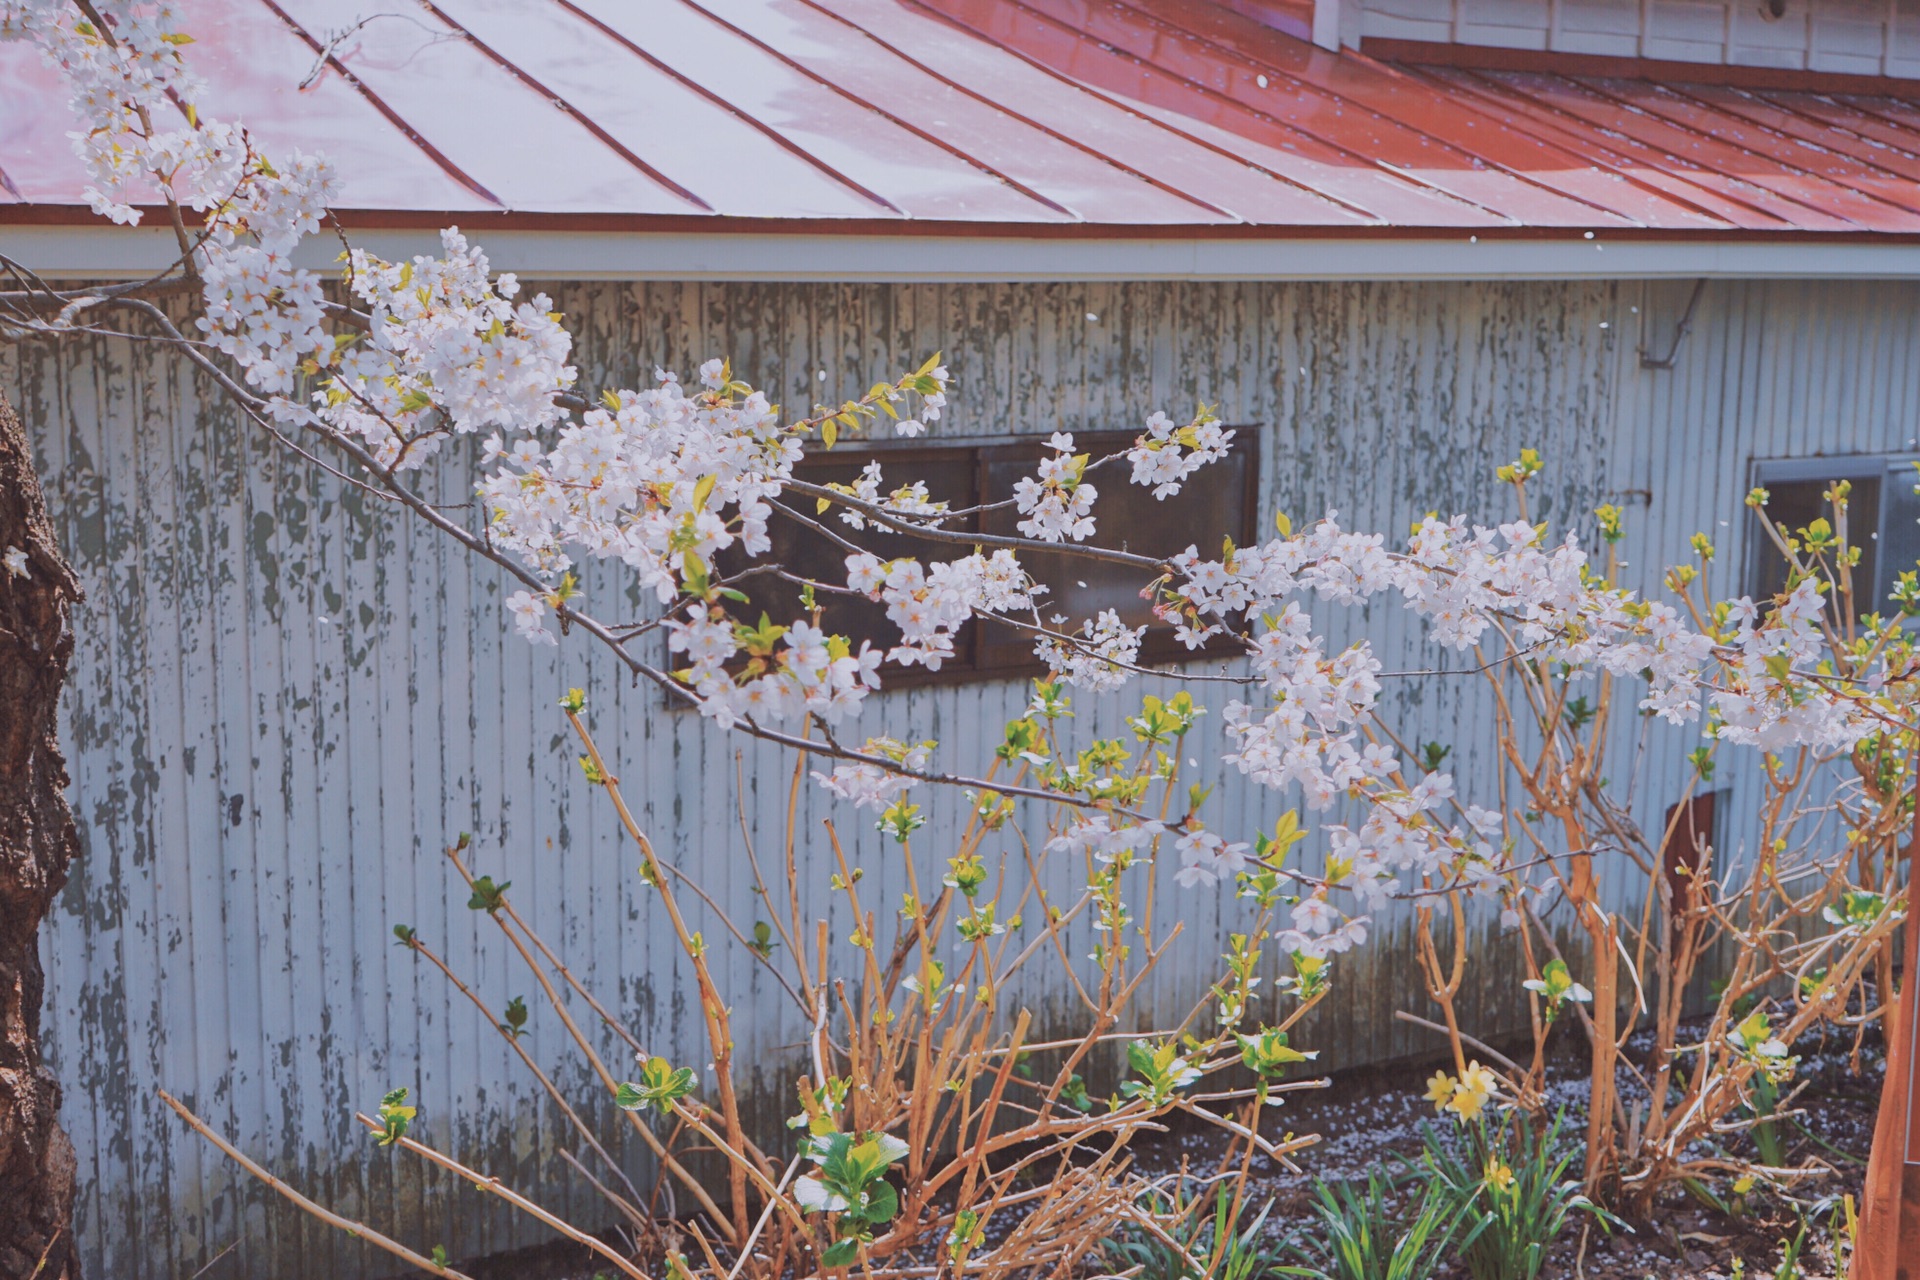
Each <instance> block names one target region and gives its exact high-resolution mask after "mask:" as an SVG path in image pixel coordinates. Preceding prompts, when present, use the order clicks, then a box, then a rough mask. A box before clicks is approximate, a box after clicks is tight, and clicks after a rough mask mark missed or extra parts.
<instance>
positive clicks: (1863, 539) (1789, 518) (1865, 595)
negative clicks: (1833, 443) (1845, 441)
mask: <svg viewBox="0 0 1920 1280" xmlns="http://www.w3.org/2000/svg"><path fill="white" fill-rule="evenodd" d="M1914 462H1915V459H1914V457H1913V456H1912V455H1908V454H1892V455H1888V454H1873V455H1867V456H1856V457H1844V458H1796V459H1791V460H1773V461H1767V462H1759V463H1756V464H1755V465H1754V472H1753V483H1754V484H1755V485H1756V486H1759V487H1761V488H1764V489H1765V490H1766V491H1767V495H1768V498H1767V516H1768V518H1769V519H1771V520H1772V521H1773V523H1774V525H1775V526H1776V527H1778V528H1779V529H1780V530H1781V532H1782V533H1783V534H1785V533H1797V531H1798V530H1800V529H1803V528H1805V527H1806V526H1807V525H1809V524H1811V523H1812V522H1813V521H1815V520H1822V519H1823V520H1827V521H1829V522H1831V521H1832V519H1833V505H1832V503H1830V502H1828V501H1827V498H1826V494H1827V491H1828V490H1829V489H1830V488H1831V487H1832V486H1833V485H1834V483H1835V482H1836V481H1840V480H1846V481H1848V482H1850V483H1851V485H1852V491H1851V493H1850V495H1849V497H1848V500H1847V536H1848V540H1849V541H1850V542H1852V544H1853V545H1855V546H1857V547H1859V548H1860V563H1859V564H1858V565H1856V566H1855V567H1854V571H1853V582H1854V607H1855V609H1856V610H1857V611H1858V612H1860V613H1863V614H1864V613H1871V612H1879V613H1883V614H1891V613H1893V612H1894V606H1893V605H1892V603H1891V599H1892V592H1893V588H1894V585H1895V584H1896V583H1897V582H1898V581H1899V580H1900V574H1901V573H1902V572H1903V571H1906V570H1911V569H1913V568H1914V565H1915V562H1916V561H1920V496H1916V495H1915V494H1914V491H1913V490H1914V484H1915V482H1916V481H1920V473H1916V471H1915V470H1914ZM1786 580H1787V558H1786V556H1784V555H1782V554H1781V552H1780V549H1779V548H1778V547H1776V546H1775V545H1774V544H1773V540H1772V539H1770V538H1769V537H1768V536H1767V533H1766V530H1765V529H1764V528H1762V527H1761V524H1760V520H1759V517H1758V516H1757V515H1749V517H1748V552H1747V587H1746V589H1747V592H1748V594H1750V595H1751V596H1752V597H1753V598H1754V599H1755V600H1767V599H1770V598H1771V597H1772V596H1774V595H1776V594H1778V593H1779V592H1780V591H1781V590H1782V589H1783V588H1784V587H1785V586H1786Z"/></svg>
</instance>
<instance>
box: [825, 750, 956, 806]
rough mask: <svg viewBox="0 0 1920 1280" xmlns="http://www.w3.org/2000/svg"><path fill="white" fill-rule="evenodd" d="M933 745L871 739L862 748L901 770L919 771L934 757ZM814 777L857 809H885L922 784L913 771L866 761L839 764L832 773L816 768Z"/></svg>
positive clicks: (868, 753) (870, 754) (863, 751)
mask: <svg viewBox="0 0 1920 1280" xmlns="http://www.w3.org/2000/svg"><path fill="white" fill-rule="evenodd" d="M934 746H935V744H934V743H932V742H916V743H912V744H908V743H904V742H899V741H896V740H895V739H893V738H869V739H867V742H866V745H865V746H864V747H863V748H862V749H861V750H862V753H863V754H865V755H869V756H876V757H880V758H883V759H886V760H889V761H892V762H893V763H894V764H896V765H898V766H900V768H901V769H904V770H909V771H911V773H918V772H920V771H922V770H924V769H925V768H926V767H927V762H928V761H929V760H931V759H932V758H933V748H934ZM813 779H814V781H815V782H818V783H819V784H820V785H821V786H822V787H824V788H825V789H826V790H827V791H829V792H831V793H832V794H833V795H835V796H837V797H839V798H840V799H842V800H845V801H847V802H849V803H850V804H852V805H853V807H854V808H856V809H874V810H881V809H885V808H887V807H888V806H890V805H892V804H893V803H894V801H896V800H898V799H899V798H900V797H901V796H903V795H905V794H906V793H907V792H908V791H910V790H912V789H913V788H914V787H916V786H919V785H920V780H919V779H918V778H915V777H912V776H911V774H910V773H896V772H892V771H890V770H886V769H882V768H881V767H880V766H879V765H874V764H866V763H859V764H838V765H835V766H834V767H833V772H832V773H830V774H827V773H820V772H818V771H815V773H814V775H813Z"/></svg>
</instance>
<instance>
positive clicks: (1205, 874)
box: [1173, 824, 1250, 889]
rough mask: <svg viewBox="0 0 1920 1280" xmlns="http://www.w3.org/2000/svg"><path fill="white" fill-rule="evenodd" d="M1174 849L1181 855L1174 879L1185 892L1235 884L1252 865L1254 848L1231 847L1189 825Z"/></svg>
mask: <svg viewBox="0 0 1920 1280" xmlns="http://www.w3.org/2000/svg"><path fill="white" fill-rule="evenodd" d="M1173 847H1174V850H1175V851H1176V852H1177V853H1179V855H1180V869H1179V870H1178V871H1177V872H1175V873H1174V879H1175V880H1177V881H1179V883H1180V885H1181V887H1182V888H1189V889H1190V888H1193V887H1194V886H1196V885H1215V884H1218V883H1219V882H1220V881H1221V880H1223V879H1225V880H1231V879H1232V878H1233V877H1234V876H1236V875H1238V874H1239V873H1240V872H1242V871H1244V870H1246V868H1247V864H1248V861H1249V859H1248V856H1247V854H1248V849H1249V847H1250V846H1248V845H1247V844H1246V843H1245V842H1243V841H1237V842H1235V843H1233V844H1228V843H1227V842H1226V841H1225V840H1223V839H1222V838H1221V837H1219V836H1217V835H1215V834H1214V833H1213V832H1211V831H1208V830H1207V829H1206V828H1204V827H1202V826H1199V825H1198V824H1189V826H1188V828H1187V830H1185V831H1183V832H1181V834H1180V836H1179V838H1178V839H1176V840H1175V841H1174V842H1173Z"/></svg>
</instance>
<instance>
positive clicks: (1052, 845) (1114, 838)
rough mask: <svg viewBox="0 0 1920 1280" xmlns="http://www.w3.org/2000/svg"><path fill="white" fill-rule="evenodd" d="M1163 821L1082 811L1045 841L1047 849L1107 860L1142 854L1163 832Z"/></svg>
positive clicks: (1070, 854)
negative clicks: (1140, 819)
mask: <svg viewBox="0 0 1920 1280" xmlns="http://www.w3.org/2000/svg"><path fill="white" fill-rule="evenodd" d="M1166 830H1167V828H1166V824H1165V823H1162V822H1156V821H1153V820H1151V819H1149V820H1147V821H1143V822H1128V821H1125V820H1121V819H1115V818H1114V817H1113V816H1112V815H1110V814H1105V813H1094V814H1081V815H1079V816H1077V817H1075V818H1074V819H1073V820H1072V821H1071V822H1069V823H1068V824H1067V827H1066V829H1065V830H1063V831H1061V832H1060V833H1059V834H1058V835H1056V836H1054V837H1053V838H1052V839H1050V840H1048V841H1047V845H1046V849H1047V852H1048V853H1064V854H1067V855H1069V856H1072V857H1081V858H1092V859H1093V860H1094V861H1095V862H1098V863H1101V864H1106V863H1111V862H1115V861H1118V860H1120V859H1122V858H1128V859H1133V858H1138V857H1139V856H1141V855H1143V854H1144V853H1145V852H1146V851H1147V849H1148V847H1149V846H1150V845H1151V844H1152V843H1153V841H1154V839H1155V838H1156V837H1159V836H1161V835H1164V834H1166Z"/></svg>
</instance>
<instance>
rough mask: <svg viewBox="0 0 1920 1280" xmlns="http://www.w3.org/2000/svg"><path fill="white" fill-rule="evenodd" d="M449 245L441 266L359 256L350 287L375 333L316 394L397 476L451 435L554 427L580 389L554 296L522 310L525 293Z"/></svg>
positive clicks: (457, 237) (445, 235)
mask: <svg viewBox="0 0 1920 1280" xmlns="http://www.w3.org/2000/svg"><path fill="white" fill-rule="evenodd" d="M440 244H441V248H442V249H443V251H444V256H442V257H439V258H430V257H427V256H425V255H420V256H417V257H415V258H414V259H413V260H412V261H411V262H406V263H397V264H396V263H391V262H384V261H382V260H380V259H378V258H375V257H373V256H372V255H371V254H368V253H366V252H365V251H364V250H359V249H356V250H354V251H353V253H352V255H351V257H350V260H349V266H350V270H349V275H348V280H349V283H350V285H351V287H352V290H353V294H354V296H355V297H356V298H357V299H359V301H360V302H361V303H363V304H364V305H365V307H366V309H367V311H368V313H369V315H370V316H371V324H370V325H369V327H368V330H367V333H366V335H365V337H364V339H362V340H359V341H353V342H349V343H347V344H346V345H345V346H344V347H343V349H342V350H341V352H340V355H339V357H338V359H337V361H336V362H335V367H334V368H333V370H332V376H331V377H329V378H328V379H326V380H325V381H324V382H323V383H322V384H321V386H320V388H319V389H318V390H317V391H316V392H315V394H314V409H315V412H316V413H317V414H318V415H319V416H320V418H321V419H322V420H324V421H325V422H326V423H327V424H328V425H329V426H331V427H333V428H334V429H335V430H337V431H341V432H343V433H346V434H348V435H352V436H358V437H360V438H362V439H364V440H366V441H367V443H368V444H369V445H370V446H371V447H372V448H373V450H374V453H375V456H376V457H378V458H379V460H380V462H381V463H382V464H383V465H386V466H390V467H398V468H401V469H408V468H413V467H418V466H419V465H421V463H422V462H424V461H425V458H426V456H427V455H428V454H430V453H432V452H433V451H434V449H435V448H436V447H437V445H438V442H439V441H440V440H441V439H442V438H443V437H444V436H445V434H446V433H447V432H448V431H452V432H455V433H458V434H467V433H470V432H474V431H480V430H485V429H487V428H497V429H500V430H504V431H512V432H528V433H531V432H535V431H539V430H542V429H544V428H547V427H550V426H552V425H553V424H554V423H555V422H557V421H559V420H560V418H561V417H562V414H563V411H562V410H561V408H560V407H559V406H558V405H557V404H556V403H555V397H556V396H557V395H559V394H560V393H562V392H564V391H567V390H568V389H570V388H571V387H572V386H573V383H574V377H575V374H574V369H573V366H571V365H569V364H568V363H567V357H568V355H569V354H570V352H571V350H572V341H573V340H572V337H571V336H570V335H569V334H568V333H567V330H566V328H565V326H563V325H562V324H561V323H560V317H559V316H558V315H556V314H554V313H553V311H552V309H551V305H552V304H551V303H550V302H549V301H548V300H547V297H546V295H544V294H538V295H535V296H534V297H533V298H532V299H530V300H529V301H525V302H516V301H515V298H516V297H517V296H518V294H519V291H520V285H519V282H518V281H517V280H516V279H515V278H514V277H513V275H512V274H511V273H506V272H503V273H501V274H500V275H499V276H498V277H495V276H494V275H492V273H491V272H490V271H489V269H488V263H487V257H486V255H485V254H484V253H482V252H480V251H479V250H478V249H475V248H474V247H472V246H471V245H469V244H468V243H467V239H466V237H465V236H463V235H461V234H460V232H459V230H458V229H457V228H452V227H450V228H448V229H446V230H444V231H442V232H441V233H440Z"/></svg>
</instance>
